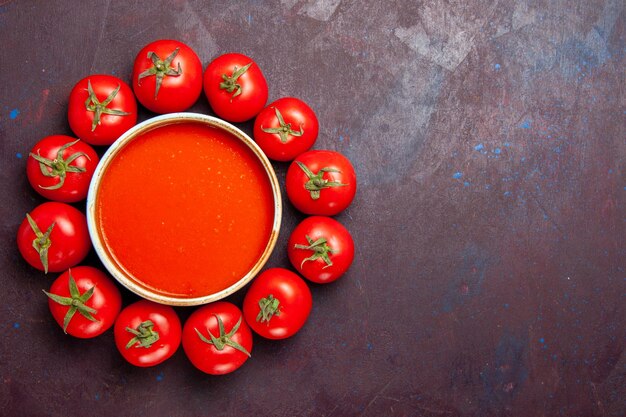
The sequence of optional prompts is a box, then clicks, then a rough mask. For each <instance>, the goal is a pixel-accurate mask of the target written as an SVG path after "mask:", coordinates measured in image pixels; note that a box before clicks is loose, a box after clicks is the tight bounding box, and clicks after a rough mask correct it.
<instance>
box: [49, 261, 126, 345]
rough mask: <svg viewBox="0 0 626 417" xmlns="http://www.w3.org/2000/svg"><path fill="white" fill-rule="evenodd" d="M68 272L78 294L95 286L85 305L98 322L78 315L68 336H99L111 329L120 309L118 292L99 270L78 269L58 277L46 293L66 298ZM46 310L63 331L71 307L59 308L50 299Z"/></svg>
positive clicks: (68, 293) (88, 267) (80, 267)
mask: <svg viewBox="0 0 626 417" xmlns="http://www.w3.org/2000/svg"><path fill="white" fill-rule="evenodd" d="M70 273H71V275H72V277H73V278H74V280H75V281H76V286H77V287H78V290H79V291H80V293H81V294H83V293H85V292H86V291H88V290H89V289H90V288H92V287H95V288H94V292H93V295H92V296H91V297H90V298H89V300H88V301H87V302H86V305H87V306H88V307H91V308H93V309H95V310H96V311H97V312H96V313H94V314H93V317H94V318H95V319H97V321H90V320H88V319H87V318H85V317H83V316H82V315H81V314H80V313H78V312H77V313H76V314H74V316H73V317H72V319H71V320H70V322H69V325H68V326H67V329H66V331H67V334H69V335H71V336H74V337H77V338H80V339H88V338H92V337H96V336H99V335H101V334H102V333H104V332H105V331H107V330H108V329H109V328H110V327H111V326H113V323H114V322H115V319H116V317H117V315H118V313H119V312H120V309H121V307H122V296H121V294H120V291H119V289H118V288H117V287H116V286H115V284H114V283H113V281H112V280H111V279H110V278H109V277H108V276H107V275H106V274H105V273H104V272H102V271H101V270H99V269H96V268H93V267H91V266H77V267H74V268H71V269H70V270H68V271H65V272H64V273H63V274H61V275H60V276H59V277H58V278H57V279H56V280H55V281H54V282H53V283H52V285H51V286H50V291H49V292H50V293H51V294H56V295H60V296H63V297H69V296H70V291H69V277H70ZM48 307H49V308H50V313H52V316H53V317H54V320H55V321H56V322H57V323H58V324H59V326H61V328H62V327H63V321H64V319H65V315H66V314H67V311H68V310H69V308H70V307H69V306H64V305H61V304H59V303H57V302H55V301H53V300H51V299H48Z"/></svg>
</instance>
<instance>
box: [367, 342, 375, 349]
mask: <svg viewBox="0 0 626 417" xmlns="http://www.w3.org/2000/svg"><path fill="white" fill-rule="evenodd" d="M372 349H374V345H372V343H371V342H368V343H367V350H372Z"/></svg>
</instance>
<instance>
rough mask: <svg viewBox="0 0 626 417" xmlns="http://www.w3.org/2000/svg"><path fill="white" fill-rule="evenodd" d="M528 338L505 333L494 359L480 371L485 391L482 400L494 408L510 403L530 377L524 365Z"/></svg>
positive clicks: (526, 358)
mask: <svg viewBox="0 0 626 417" xmlns="http://www.w3.org/2000/svg"><path fill="white" fill-rule="evenodd" d="M527 345H528V339H527V338H526V337H517V336H515V335H512V334H504V335H503V336H502V338H501V339H500V342H499V343H498V346H497V347H496V351H495V354H494V358H493V361H490V365H487V366H486V367H485V368H483V370H482V371H481V372H480V379H481V381H482V383H483V389H484V392H483V394H482V396H481V397H482V398H481V400H482V401H484V402H486V403H487V404H489V405H490V406H491V407H494V408H496V407H497V408H498V409H500V408H502V406H503V405H504V404H506V403H510V401H512V399H513V397H514V396H515V395H516V394H517V392H519V391H520V387H521V386H522V385H523V384H524V382H525V381H526V380H527V379H528V370H527V369H526V367H525V366H524V364H525V363H527V360H528V357H527V356H528V354H527Z"/></svg>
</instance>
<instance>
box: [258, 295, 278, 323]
mask: <svg viewBox="0 0 626 417" xmlns="http://www.w3.org/2000/svg"><path fill="white" fill-rule="evenodd" d="M279 305H280V301H278V299H276V298H274V296H273V295H272V294H270V295H268V296H267V297H265V298H261V299H260V300H259V308H260V309H261V311H259V314H258V315H257V316H256V321H258V322H261V323H267V325H268V326H269V325H270V320H271V319H272V317H274V316H280V310H279V309H278V307H279Z"/></svg>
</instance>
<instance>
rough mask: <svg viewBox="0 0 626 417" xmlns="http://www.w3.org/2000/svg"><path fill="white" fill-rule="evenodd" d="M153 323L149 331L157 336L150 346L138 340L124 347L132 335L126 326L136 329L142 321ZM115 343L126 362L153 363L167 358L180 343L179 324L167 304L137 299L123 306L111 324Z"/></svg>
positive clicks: (180, 327)
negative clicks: (145, 345)
mask: <svg viewBox="0 0 626 417" xmlns="http://www.w3.org/2000/svg"><path fill="white" fill-rule="evenodd" d="M148 320H149V321H151V322H152V323H153V325H154V326H153V331H154V332H157V333H158V335H159V336H158V337H159V338H158V340H157V341H156V342H154V343H153V344H152V345H151V346H150V347H143V346H141V344H140V343H139V342H136V343H135V344H134V345H133V346H131V347H129V348H126V346H127V344H128V343H129V342H130V341H131V340H132V339H133V337H135V335H134V334H132V333H131V332H129V331H127V330H126V328H127V327H129V328H131V329H137V328H138V327H139V326H140V325H141V323H143V322H146V321H148ZM113 332H114V335H115V345H116V346H117V349H118V350H119V351H120V353H121V355H122V356H123V357H124V359H126V360H127V361H128V362H129V363H131V364H132V365H135V366H139V367H149V366H155V365H158V364H160V363H162V362H163V361H165V360H166V359H169V358H170V357H171V356H172V355H174V353H176V350H177V349H178V347H179V346H180V343H181V339H182V326H181V324H180V319H179V318H178V315H177V314H176V311H174V309H173V308H172V307H170V306H166V305H162V304H157V303H153V302H151V301H148V300H140V301H137V302H135V303H133V304H130V305H129V306H127V307H125V308H124V309H123V310H122V311H121V313H120V314H119V316H118V317H117V320H116V321H115V327H114V330H113Z"/></svg>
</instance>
